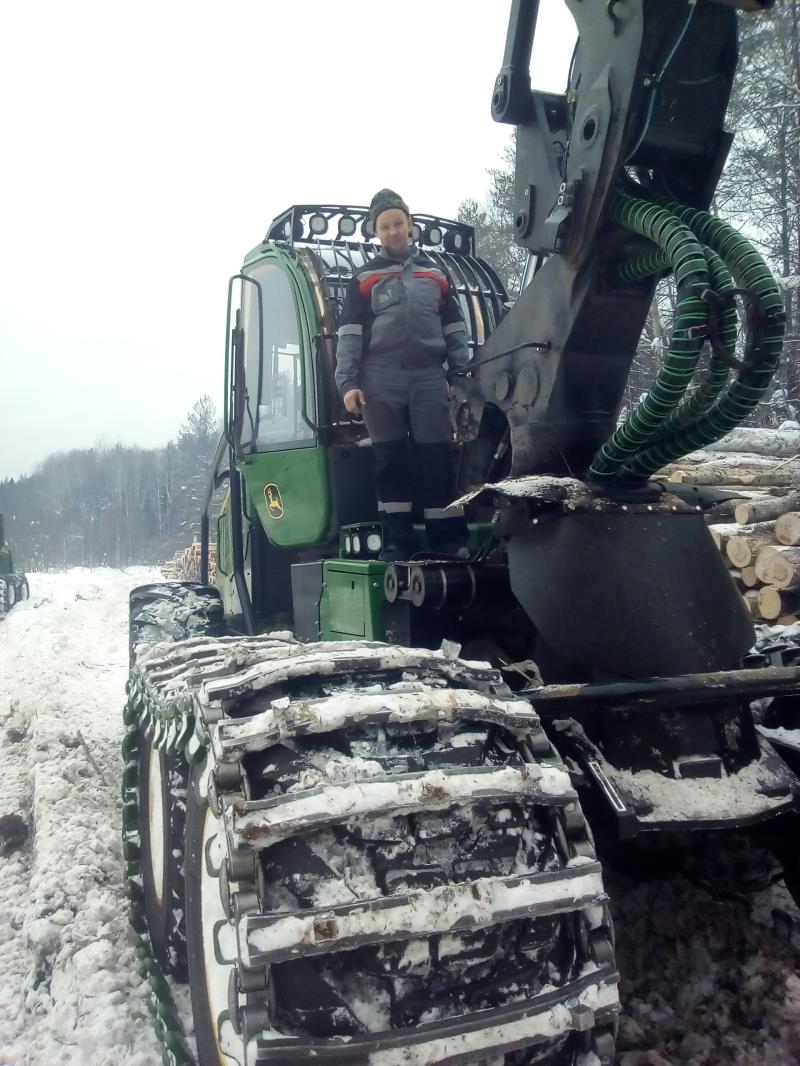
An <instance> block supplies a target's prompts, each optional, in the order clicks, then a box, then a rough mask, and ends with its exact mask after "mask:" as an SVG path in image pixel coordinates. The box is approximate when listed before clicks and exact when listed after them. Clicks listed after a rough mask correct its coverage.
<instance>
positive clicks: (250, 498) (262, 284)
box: [230, 247, 331, 547]
mask: <svg viewBox="0 0 800 1066" xmlns="http://www.w3.org/2000/svg"><path fill="white" fill-rule="evenodd" d="M240 278H241V283H242V284H241V311H240V316H239V326H238V328H237V331H236V332H237V334H238V336H237V343H236V344H235V345H234V357H233V364H234V365H233V374H232V383H231V384H232V395H231V407H230V410H231V411H232V413H233V417H232V432H233V435H234V438H235V441H234V443H235V451H236V454H237V462H236V466H237V469H238V470H239V472H240V473H241V475H242V478H243V480H244V483H245V487H246V492H245V494H244V495H245V497H246V504H245V506H246V507H247V506H249V507H252V508H254V509H255V511H256V513H257V516H258V519H259V521H260V522H261V524H262V526H263V528H264V530H265V532H266V534H267V537H268V539H269V541H270V542H271V543H272V544H273V545H275V546H278V547H300V546H304V545H311V544H316V543H319V542H320V541H322V540H324V539H325V538H326V536H327V534H328V531H329V526H330V521H331V497H330V487H329V484H328V473H327V460H326V454H325V448H324V447H323V446H322V445H321V443H320V439H319V433H318V431H317V425H318V423H319V414H320V406H321V405H320V403H319V400H318V389H317V384H316V374H315V365H314V353H315V345H316V337H317V335H318V332H319V330H318V325H317V321H316V311H315V308H314V304H313V299H312V294H311V292H310V288H309V283H308V281H307V279H306V275H305V273H304V272H303V270H302V268H301V267H300V266H299V265H298V264H297V263H296V262H295V261H294V260H293V259H291V258H290V257H289V256H288V255H286V254H285V253H284V252H283V251H282V250H280V249H278V248H274V247H270V248H268V249H267V251H266V252H265V254H264V255H263V257H261V258H259V259H257V260H256V261H254V262H252V263H248V264H246V265H245V267H244V269H243V272H242V275H240ZM251 517H252V516H251Z"/></svg>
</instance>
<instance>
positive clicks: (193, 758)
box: [124, 0, 800, 1066]
mask: <svg viewBox="0 0 800 1066" xmlns="http://www.w3.org/2000/svg"><path fill="white" fill-rule="evenodd" d="M567 4H568V7H569V9H570V11H571V12H572V15H573V16H574V18H575V21H576V23H577V26H578V31H579V41H578V45H577V47H576V51H575V55H574V59H573V62H572V67H571V71H570V76H569V84H568V87H567V91H566V93H565V94H564V95H559V94H551V93H542V92H533V91H532V90H531V84H530V76H529V68H530V57H531V45H532V41H533V36H534V31H535V25H536V17H537V9H538V0H514V2H513V3H512V6H511V16H510V23H509V29H508V38H507V46H506V54H505V58H504V62H503V66H502V69H501V72H500V75H499V76H498V78H497V81H496V83H495V86H494V94H493V97H492V112H493V115H494V118H495V119H496V120H498V121H500V122H505V123H509V124H511V125H514V126H516V129H517V141H516V144H517V164H516V211H515V217H514V228H515V235H516V239H517V241H518V242H519V243H520V244H521V245H522V246H523V247H524V248H526V249H527V250H528V252H529V253H530V254H529V259H528V268H527V272H526V275H525V279H524V285H523V288H522V292H521V295H520V296H519V298H518V299H517V300H516V302H515V304H514V305H513V306H512V307H511V308H510V309H509V307H508V301H507V296H506V293H505V292H504V291H503V287H502V285H501V284H500V282H499V281H498V279H497V277H496V276H495V274H494V272H493V271H492V270H491V269H490V267H489V266H487V264H486V263H485V262H484V261H482V260H481V259H480V258H479V257H478V256H477V254H476V250H475V247H474V235H473V232H472V230H471V229H470V228H469V227H468V226H465V225H463V224H460V223H457V222H453V221H449V220H446V219H442V218H439V217H436V216H430V215H417V216H415V222H416V229H417V233H416V237H417V240H418V242H419V243H420V245H421V247H422V248H423V249H425V250H426V251H427V252H428V253H429V254H430V255H431V257H432V258H433V259H434V260H435V262H436V263H437V264H438V265H439V266H440V267H442V268H444V269H445V270H446V271H447V272H448V274H449V276H450V277H451V279H452V281H453V285H454V287H455V289H456V290H457V293H458V296H459V299H460V302H461V306H462V309H463V313H464V318H465V321H466V323H467V328H468V333H469V337H470V344H471V349H472V359H471V362H470V364H469V366H468V367H467V369H466V370H465V371H464V372H463V374H462V376H461V377H460V378H459V379H458V380H457V382H456V384H455V388H454V392H455V396H454V406H453V411H454V418H455V425H456V430H457V445H456V446H455V447H454V453H455V458H456V459H457V472H458V474H457V476H458V483H459V487H460V492H461V493H462V495H463V497H464V501H465V503H466V506H467V511H468V516H469V519H470V526H471V535H472V545H473V549H472V553H471V556H470V557H469V558H468V559H461V558H435V557H432V556H431V555H430V553H426V551H425V550H424V543H423V542H422V540H421V541H420V551H419V553H418V554H417V555H415V556H414V557H413V558H410V559H408V560H407V561H404V562H399V563H393V564H391V565H387V564H386V563H385V562H383V561H381V559H380V555H381V547H382V527H381V521H380V515H379V513H378V512H377V510H376V502H375V496H374V491H373V482H372V474H371V464H372V457H371V448H370V442H369V440H368V439H367V438H366V436H365V429H364V426H363V424H361V423H360V422H356V421H353V420H352V419H351V418H349V417H348V416H347V414H346V412H345V410H344V409H343V407H342V405H341V402H340V399H339V398H338V396H337V393H336V390H335V387H334V367H335V360H336V345H335V337H336V328H337V317H338V314H339V311H340V308H341V305H342V300H343V297H344V292H345V289H346V286H347V283H348V281H349V280H350V278H351V277H352V274H353V272H354V270H356V269H357V268H358V267H360V266H361V265H362V264H364V263H365V262H367V261H369V259H370V258H371V257H372V256H374V255H375V254H376V250H377V246H376V244H375V241H374V237H373V234H372V232H371V229H370V227H369V221H368V213H367V211H366V210H365V209H363V208H355V207H350V206H347V205H343V204H323V205H297V206H294V207H292V208H290V209H289V210H287V211H285V212H284V213H283V214H282V215H280V216H279V217H277V218H276V219H275V220H274V221H273V222H272V224H271V225H270V227H269V230H268V232H267V235H266V237H265V239H264V241H263V242H262V243H260V244H259V245H258V246H257V247H255V248H254V249H253V250H252V251H251V252H250V253H249V254H248V255H247V256H246V258H245V261H244V265H243V267H242V269H241V271H240V272H239V273H238V274H237V275H235V277H234V278H232V279H231V282H230V285H229V302H228V307H229V310H228V331H227V333H228V337H229V343H228V347H227V351H226V355H225V370H226V397H225V417H224V438H223V441H222V442H221V445H220V448H219V450H218V453H217V457H216V460H215V464H214V470H213V473H212V476H211V479H210V481H209V485H208V492H207V500H206V511H205V515H204V516H203V524H202V542H201V543H202V551H201V571H202V573H201V578H202V583H198V584H193V583H189V582H167V583H165V584H156V585H146V586H143V587H141V588H138V589H136V590H134V592H133V593H132V595H131V608H130V609H131V630H130V640H131V675H130V680H129V684H128V696H129V698H128V703H127V706H126V711H125V721H126V724H127V735H126V740H125V747H124V755H125V771H124V795H125V805H124V826H125V857H126V862H127V871H128V883H129V889H130V896H131V901H132V915H133V921H134V924H135V928H136V930H137V931H138V933H139V934H140V936H139V948H140V951H141V954H142V960H143V965H144V966H145V968H146V970H147V973H148V974H149V977H150V982H151V987H152V989H153V1005H154V1015H155V1021H156V1027H157V1032H158V1035H159V1038H160V1040H161V1044H162V1047H163V1052H164V1059H165V1061H166V1062H169V1063H192V1062H195V1061H197V1062H199V1063H200V1064H201V1066H210V1064H212V1063H213V1064H214V1066H218V1064H223V1066H234V1064H236V1066H255V1064H264V1066H267V1064H270V1066H274V1064H281V1066H283V1064H292V1063H301V1062H302V1063H305V1062H308V1061H313V1062H319V1063H321V1064H322V1063H325V1064H340V1066H342V1064H364V1066H367V1064H370V1066H399V1064H401V1063H402V1064H405V1066H422V1064H426V1066H427V1064H432V1063H452V1064H456V1063H457V1064H462V1063H482V1064H489V1063H491V1064H492V1066H498V1064H501V1063H503V1064H506V1066H524V1064H532V1063H537V1064H540V1066H541V1064H548V1066H579V1064H580V1066H589V1064H592V1066H597V1064H598V1063H600V1064H605V1066H610V1064H611V1063H612V1062H613V1060H614V1054H615V1051H614V1048H615V1033H616V1019H617V1014H618V1010H619V997H618V974H617V971H616V967H615V952H614V933H613V928H612V923H611V919H610V915H609V907H608V897H607V894H606V891H605V888H604V882H603V872H602V868H601V864H600V862H599V861H598V855H597V850H596V846H595V842H597V844H598V845H602V846H601V848H600V851H601V854H604V853H605V852H604V850H603V849H604V848H605V847H608V848H609V849H611V848H612V846H613V847H615V848H622V846H623V844H622V842H624V846H625V848H628V849H633V848H637V849H638V848H640V849H641V853H642V855H645V854H647V848H646V844H647V842H648V841H651V840H657V841H659V842H661V843H662V844H663V843H665V842H666V841H667V840H672V839H674V838H676V837H678V836H680V837H681V838H682V839H683V838H689V839H690V840H694V841H695V842H697V841H700V842H701V844H700V847H699V849H697V850H699V851H708V850H709V843H710V839H711V838H712V837H713V838H714V839H715V840H716V839H717V838H718V837H726V836H728V837H731V836H732V835H733V834H732V833H731V831H732V830H736V831H737V834H738V835H737V837H736V838H737V839H746V840H747V841H748V846H749V847H750V848H751V849H756V847H758V848H759V849H763V848H764V847H766V848H768V849H770V850H771V851H773V852H777V853H778V855H779V858H780V859H781V861H782V862H783V863H784V872H785V876H786V879H787V883H788V884H789V885H790V886H792V887H793V888H794V889H795V890H796V889H797V884H798V880H799V879H800V875H799V871H798V866H797V855H796V851H797V849H796V845H795V848H794V852H793V851H792V849H791V847H790V846H785V844H786V842H787V841H789V840H790V837H791V834H792V833H796V821H793V820H796V817H797V816H796V813H795V808H796V802H797V796H798V792H800V781H798V778H797V777H796V776H795V774H794V772H793V770H792V769H791V768H790V765H789V764H788V762H787V759H790V758H791V757H792V752H791V751H790V750H788V749H784V750H783V755H785V756H786V758H784V757H783V755H782V754H779V752H778V750H777V749H776V748H775V747H773V746H772V745H771V744H770V743H769V742H767V741H766V740H765V739H764V738H763V736H762V735H761V734H760V732H759V727H758V723H757V720H756V718H755V717H754V711H753V710H752V707H751V704H752V703H753V701H754V700H756V699H758V701H759V706H763V705H764V703H765V697H773V705H772V706H773V707H775V708H781V707H783V708H785V710H786V713H787V714H791V713H792V707H793V703H796V701H797V693H798V691H799V687H798V686H800V666H795V665H792V664H791V662H789V663H787V662H782V661H781V660H780V656H779V655H778V653H777V652H775V650H774V649H773V651H772V652H771V653H770V655H769V657H765V656H759V655H758V654H756V653H754V652H752V650H751V649H753V647H754V643H755V640H754V631H753V626H752V623H751V620H750V618H749V616H748V613H747V611H746V609H745V607H744V605H743V602H742V599H741V597H740V596H739V595H738V593H737V591H736V588H735V587H734V585H733V583H732V581H731V578H730V575H729V573H728V571H727V570H726V568H725V565H724V563H723V561H722V559H721V557H720V554H719V552H718V551H717V549H716V548H715V546H714V543H713V541H712V539H711V537H710V536H709V533H708V531H707V529H706V527H705V524H704V517H703V510H704V509H705V508H707V507H710V506H711V505H712V504H714V503H716V502H717V500H718V494H716V493H715V492H714V491H713V490H712V491H709V492H703V491H698V490H696V489H694V488H686V487H685V486H681V485H677V484H676V485H671V484H666V485H665V484H664V483H663V482H659V481H655V480H653V479H652V478H651V475H653V474H654V473H655V472H656V471H657V470H658V469H659V468H660V467H662V466H663V465H664V464H665V463H668V462H670V461H671V460H673V459H675V458H676V457H679V456H681V455H683V454H685V453H686V452H687V451H689V450H692V449H695V448H699V447H702V446H703V445H706V444H708V443H710V442H712V441H714V440H715V439H717V438H718V437H719V436H721V435H722V434H724V433H726V432H727V431H729V430H730V429H732V428H733V427H734V426H735V425H737V424H738V423H739V422H740V421H742V420H743V419H745V418H746V417H747V415H748V413H749V412H750V411H752V410H753V408H754V406H755V405H756V404H757V403H758V401H759V399H760V398H761V397H762V396H763V395H764V394H765V392H766V390H767V389H768V388H769V386H770V381H771V378H772V376H773V374H774V371H775V369H776V367H777V365H778V361H779V358H780V354H781V347H782V336H783V328H784V311H783V303H782V299H781V296H780V292H779V290H778V286H777V284H776V282H775V281H774V279H773V278H772V276H771V274H770V272H769V270H768V269H767V267H766V265H765V263H764V262H763V260H762V259H761V258H760V256H759V255H758V254H757V252H756V251H755V250H754V249H753V247H752V246H751V245H750V243H749V242H748V241H747V240H745V239H744V238H743V237H741V236H740V235H739V234H738V233H736V232H735V231H734V230H733V229H732V228H731V227H730V226H729V225H728V224H726V223H725V222H724V221H722V220H721V219H720V218H718V217H717V216H716V215H713V214H711V213H709V206H710V204H711V200H712V197H713V195H714V190H715V186H716V184H717V180H718V178H719V175H720V172H721V170H722V167H723V165H724V162H725V158H726V153H727V151H728V148H729V146H730V143H731V134H730V133H728V132H726V131H725V130H724V127H723V122H724V116H725V112H726V107H727V103H728V97H729V94H730V91H731V85H732V81H733V77H734V70H735V67H736V61H737V43H736V41H737V19H738V18H739V17H745V16H744V14H741V15H740V12H745V11H757V10H758V9H759V8H764V7H767V6H769V4H768V0H736V2H734V0H729V2H722V0H696V2H695V0H624V2H623V0H567ZM737 9H739V10H738V11H737ZM487 10H488V9H487ZM670 272H671V273H673V274H674V277H675V283H676V287H677V309H676V314H675V323H674V331H673V333H672V338H671V342H670V345H669V349H668V350H667V351H666V353H665V357H664V364H663V367H662V369H661V371H660V373H659V375H658V378H657V381H656V382H655V384H654V386H653V388H652V390H651V391H650V393H649V394H648V395H647V396H646V397H645V398H643V399H642V401H641V402H640V404H639V406H638V407H637V408H636V409H635V410H634V411H633V412H632V413H631V414H630V415H629V417H627V418H626V419H625V420H624V421H623V422H622V423H621V424H619V425H618V424H617V418H618V413H619V411H620V407H621V402H622V396H623V392H624V387H625V383H626V378H627V376H628V373H629V370H630V367H631V363H632V360H633V358H634V355H635V352H636V346H637V342H638V340H639V337H640V333H641V331H642V328H643V325H644V322H645V318H646V316H647V313H648V308H649V307H650V304H651V301H652V299H653V293H654V289H655V285H656V283H657V281H658V280H659V279H660V278H663V277H665V276H666V275H667V274H669V273H670ZM431 284H434V282H433V281H432V282H431ZM740 309H741V310H744V311H746V339H745V341H744V344H743V345H739V346H737V328H738V324H739V310H740ZM226 481H227V482H228V491H227V496H226V500H225V503H224V505H223V508H222V511H221V513H220V515H219V518H218V520H217V528H216V540H217V559H216V582H215V587H211V586H209V585H208V583H207V582H208V556H207V553H208V544H209V525H210V521H209V517H208V514H209V504H210V500H211V497H212V494H213V492H214V489H215V488H217V487H220V486H221V485H222V484H223V483H224V482H226ZM773 724H774V723H773ZM795 839H796V838H795ZM665 851H666V849H662V851H661V853H662V854H664V853H665ZM671 853H672V852H670V854H671ZM168 976H171V977H173V978H175V979H177V980H186V979H188V981H189V984H190V990H191V1003H192V1014H193V1029H194V1036H193V1038H188V1037H187V1036H186V1035H185V1032H184V1029H183V1027H182V1025H181V1021H180V1018H179V1015H178V1012H177V1010H176V1007H175V1004H174V1002H173V1000H172V998H171V996H170V985H169V983H168V981H167V977H168Z"/></svg>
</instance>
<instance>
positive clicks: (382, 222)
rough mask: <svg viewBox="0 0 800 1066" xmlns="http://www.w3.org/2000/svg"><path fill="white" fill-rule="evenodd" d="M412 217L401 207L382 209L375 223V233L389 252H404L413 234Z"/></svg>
mask: <svg viewBox="0 0 800 1066" xmlns="http://www.w3.org/2000/svg"><path fill="white" fill-rule="evenodd" d="M411 225H412V223H411V219H410V218H409V217H408V215H407V214H406V213H405V211H401V210H400V208H399V207H390V208H388V209H387V210H386V211H381V213H380V214H379V215H378V218H377V221H376V223H375V235H376V236H377V238H378V240H379V241H380V242H381V244H382V245H383V247H384V248H385V249H386V251H387V252H390V253H394V254H395V255H396V254H397V253H398V252H404V251H405V250H406V248H408V239H409V237H410V235H411Z"/></svg>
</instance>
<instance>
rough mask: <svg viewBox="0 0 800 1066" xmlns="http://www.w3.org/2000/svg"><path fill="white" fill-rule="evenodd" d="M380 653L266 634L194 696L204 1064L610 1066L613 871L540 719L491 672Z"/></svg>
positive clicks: (195, 978) (197, 966) (192, 816)
mask: <svg viewBox="0 0 800 1066" xmlns="http://www.w3.org/2000/svg"><path fill="white" fill-rule="evenodd" d="M377 647H379V646H371V647H365V646H363V645H360V646H355V647H354V646H349V648H348V646H343V645H317V646H313V645H311V646H306V647H305V648H303V647H302V646H301V647H296V646H295V647H291V646H289V645H287V646H286V648H285V649H284V650H283V655H284V656H285V661H284V662H281V661H280V659H281V649H280V648H273V649H272V653H274V654H272V653H270V657H268V661H266V662H265V661H264V659H263V658H262V659H261V661H260V662H255V663H252V662H251V664H250V667H249V668H248V667H247V665H246V663H244V664H243V663H242V660H241V658H240V659H239V660H238V665H239V667H240V669H239V671H238V672H237V673H231V674H230V675H228V676H220V674H221V673H222V671H220V670H219V668H216V667H215V669H214V676H213V678H212V679H211V680H209V681H208V682H206V683H205V684H204V685H201V686H200V688H199V689H198V690H197V692H196V705H199V706H202V707H204V708H205V709H206V713H207V715H208V721H209V722H211V721H214V720H215V719H216V722H215V724H214V725H213V726H212V728H211V730H210V732H209V740H210V742H211V743H210V748H209V750H208V751H207V755H206V760H205V762H204V764H198V766H196V767H195V769H194V770H193V772H192V779H191V782H190V787H189V791H188V806H187V820H186V865H185V870H186V893H185V902H186V909H187V937H188V947H189V970H190V985H191V992H192V1005H193V1014H194V1021H195V1033H196V1039H197V1054H198V1061H199V1063H200V1066H210V1064H214V1066H217V1064H219V1063H223V1064H227V1063H230V1064H233V1063H237V1064H240V1063H245V1062H246V1063H247V1064H248V1066H250V1064H254V1063H281V1064H283V1063H294V1062H305V1061H307V1060H309V1059H310V1060H313V1059H316V1058H319V1059H320V1061H326V1062H334V1063H340V1064H345V1063H367V1062H369V1063H375V1064H380V1063H383V1064H385V1066H394V1064H395V1063H399V1062H403V1063H407V1064H409V1066H413V1064H417V1063H418V1064H423V1063H425V1064H428V1063H438V1062H452V1063H456V1062H457V1063H462V1062H463V1063H470V1062H480V1063H489V1062H491V1063H493V1064H494V1063H506V1064H508V1066H512V1064H513V1066H523V1064H528V1063H534V1062H535V1063H538V1064H549V1066H573V1064H576V1066H577V1064H578V1063H583V1062H587V1063H588V1062H592V1063H594V1064H596V1063H597V1062H598V1061H599V1062H600V1063H607V1064H610V1063H611V1062H613V1056H614V1028H615V1018H616V1011H617V1009H618V998H617V990H616V980H617V976H616V972H615V970H614V949H613V936H612V933H611V927H610V922H609V919H608V912H607V907H606V897H605V894H604V891H603V886H602V878H601V872H600V868H599V864H598V863H597V862H596V859H595V856H594V852H593V848H592V844H591V840H590V838H589V835H588V831H587V827H586V825H585V822H584V820H583V817H582V815H581V812H580V808H579V806H578V804H577V800H576V797H575V793H574V792H573V790H572V788H571V785H570V781H569V777H568V775H567V774H566V773H565V772H564V770H563V767H561V765H560V764H559V761H558V757H557V755H556V754H555V753H554V752H553V751H552V750H551V749H550V746H549V744H548V742H547V740H546V737H545V736H544V734H543V733H542V731H541V729H540V728H539V727H538V719H537V718H536V716H535V715H534V714H533V713H532V711H531V709H530V707H529V705H527V704H523V703H522V701H517V700H514V699H513V698H511V696H510V693H507V694H504V695H495V694H494V693H492V692H491V684H488V685H487V678H488V677H490V676H491V677H493V678H494V681H495V682H497V681H499V678H498V677H497V675H495V674H494V672H493V671H490V670H488V669H486V668H482V673H481V670H478V671H477V673H476V671H474V670H473V671H472V675H470V671H469V670H468V669H467V668H466V664H452V663H451V664H447V663H446V662H445V661H444V660H442V659H441V658H440V659H438V660H437V659H436V658H435V654H432V653H427V652H426V653H416V652H413V651H410V650H407V649H391V650H387V651H386V652H383V651H378V650H376V648H377ZM356 649H358V650H356ZM391 660H394V665H389V663H390V661H391ZM420 664H424V665H420ZM448 675H449V676H448ZM471 681H477V682H478V683H479V684H480V686H481V687H482V689H483V691H478V690H476V689H475V688H472V687H468V686H469V685H470V682H471ZM222 707H224V708H226V710H225V712H224V713H223V714H220V713H219V708H222ZM218 715H219V717H218ZM592 1055H594V1056H596V1057H595V1058H593V1057H592Z"/></svg>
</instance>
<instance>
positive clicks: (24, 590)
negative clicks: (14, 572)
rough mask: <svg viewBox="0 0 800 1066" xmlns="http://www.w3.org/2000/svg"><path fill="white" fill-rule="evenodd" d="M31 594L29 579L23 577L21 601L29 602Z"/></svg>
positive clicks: (20, 584) (20, 585) (20, 591)
mask: <svg viewBox="0 0 800 1066" xmlns="http://www.w3.org/2000/svg"><path fill="white" fill-rule="evenodd" d="M30 594H31V590H30V586H29V585H28V579H27V577H23V579H22V580H21V581H20V583H19V599H20V600H27V599H28V597H29V596H30Z"/></svg>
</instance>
